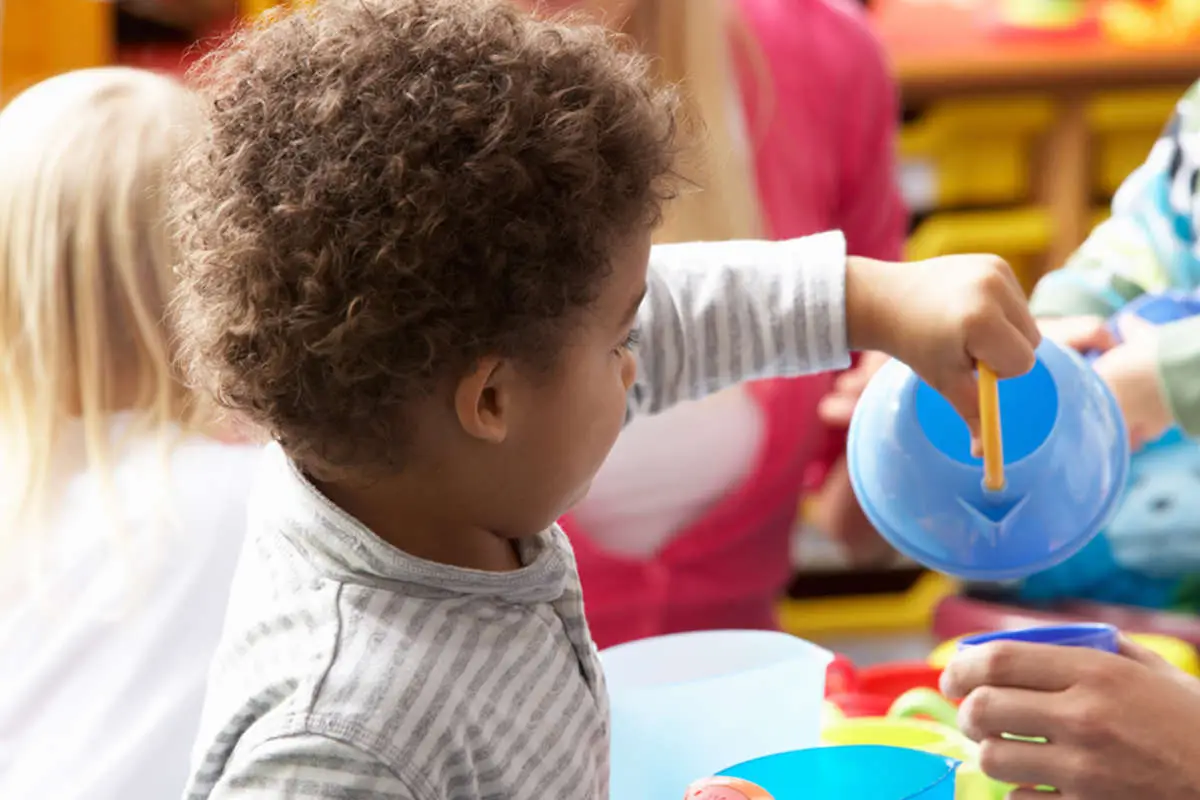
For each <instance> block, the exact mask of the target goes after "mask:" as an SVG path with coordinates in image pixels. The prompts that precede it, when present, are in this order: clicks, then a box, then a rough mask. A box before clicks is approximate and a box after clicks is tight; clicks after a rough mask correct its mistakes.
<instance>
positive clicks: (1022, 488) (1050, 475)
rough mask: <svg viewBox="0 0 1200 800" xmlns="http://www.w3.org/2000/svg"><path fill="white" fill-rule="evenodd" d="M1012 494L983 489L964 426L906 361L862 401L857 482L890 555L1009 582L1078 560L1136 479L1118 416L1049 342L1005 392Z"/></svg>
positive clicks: (854, 445) (855, 443)
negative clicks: (1073, 558)
mask: <svg viewBox="0 0 1200 800" xmlns="http://www.w3.org/2000/svg"><path fill="white" fill-rule="evenodd" d="M1000 411H1001V422H1002V432H1003V444H1004V464H1005V470H1004V474H1005V480H1006V486H1005V488H1004V489H1002V490H1001V491H999V492H989V491H987V490H985V489H984V488H983V464H982V462H981V461H980V460H979V459H977V458H975V457H974V456H972V455H971V449H970V435H969V433H968V431H967V426H966V423H965V422H964V421H963V420H962V418H961V417H960V416H959V415H958V414H957V412H955V411H954V409H953V408H952V407H951V406H950V404H949V403H948V402H947V401H946V399H945V398H943V397H942V396H941V395H940V394H938V393H937V392H936V391H934V390H933V389H932V388H931V387H930V386H928V385H927V384H926V383H924V382H923V381H922V380H920V379H919V378H918V377H917V376H916V375H915V374H914V373H913V371H912V370H911V369H909V368H908V367H907V366H905V365H904V364H902V363H900V362H898V361H891V362H889V363H888V364H885V365H884V366H883V368H882V369H880V370H879V372H878V373H877V374H876V375H875V377H874V378H872V379H871V382H870V383H869V384H868V385H867V387H866V389H865V390H864V391H863V395H862V398H861V399H860V401H859V403H858V408H857V409H855V412H854V417H853V419H852V420H851V423H850V434H849V438H848V441H847V457H848V459H849V472H850V481H851V484H852V485H853V487H854V493H855V494H856V495H857V496H858V500H859V503H860V504H861V505H862V508H863V511H864V512H865V513H866V515H867V518H868V519H869V520H870V521H871V523H872V524H873V525H874V526H875V527H876V528H877V529H878V530H879V532H880V533H881V534H882V535H883V536H884V538H886V539H887V540H888V541H889V542H890V543H891V544H892V546H894V547H895V548H896V549H897V550H899V551H900V552H902V553H904V554H905V555H907V556H909V557H910V558H912V559H914V560H916V561H918V562H920V563H921V564H924V565H925V566H927V567H929V568H931V569H935V570H938V571H940V572H944V573H946V574H948V575H953V576H956V577H960V578H965V579H968V580H980V581H1002V580H1013V579H1017V578H1023V577H1026V576H1028V575H1032V574H1033V573H1035V572H1040V571H1042V570H1045V569H1048V568H1050V567H1052V566H1054V565H1055V564H1058V563H1060V562H1062V561H1064V560H1065V559H1067V558H1069V557H1070V556H1072V555H1073V554H1075V553H1076V552H1078V551H1079V550H1080V549H1081V548H1083V546H1084V545H1086V544H1087V543H1088V541H1089V540H1091V538H1092V537H1093V536H1095V535H1096V534H1097V533H1098V532H1099V531H1100V529H1101V528H1103V527H1104V525H1105V523H1106V522H1107V520H1108V518H1109V517H1110V516H1111V515H1112V513H1113V512H1114V510H1115V508H1116V505H1117V502H1118V500H1119V499H1120V496H1121V492H1122V490H1123V488H1124V485H1125V477H1126V473H1127V472H1128V469H1129V442H1128V437H1127V435H1126V432H1125V423H1124V420H1123V419H1122V417H1121V412H1120V409H1119V408H1118V406H1117V404H1116V401H1115V400H1114V399H1113V396H1112V394H1111V393H1110V392H1109V390H1108V388H1107V387H1106V386H1105V385H1104V383H1103V381H1101V380H1100V378H1099V377H1098V376H1097V375H1096V373H1095V372H1093V371H1092V370H1091V369H1090V368H1089V367H1088V366H1087V364H1086V363H1085V362H1084V360H1083V359H1082V358H1080V357H1079V356H1078V355H1077V354H1075V353H1074V352H1071V351H1068V350H1065V349H1064V348H1062V347H1060V346H1059V345H1057V344H1055V343H1054V342H1052V341H1050V340H1049V339H1043V340H1042V344H1041V345H1040V346H1039V347H1038V350H1037V363H1036V365H1035V366H1034V368H1033V369H1032V370H1031V371H1030V372H1029V373H1028V374H1026V375H1023V376H1021V377H1019V378H1013V379H1010V380H1004V381H1001V382H1000Z"/></svg>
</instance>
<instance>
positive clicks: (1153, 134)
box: [1087, 86, 1187, 197]
mask: <svg viewBox="0 0 1200 800" xmlns="http://www.w3.org/2000/svg"><path fill="white" fill-rule="evenodd" d="M1186 90H1187V87H1186V86H1176V87H1169V88H1168V87H1164V88H1161V89H1147V90H1142V91H1124V92H1106V93H1103V94H1099V95H1097V96H1096V97H1095V98H1093V99H1092V101H1091V103H1089V105H1088V110H1087V115H1088V126H1089V128H1090V130H1091V131H1092V135H1093V150H1094V152H1093V156H1092V185H1093V189H1094V191H1096V192H1097V193H1098V194H1099V195H1101V196H1103V197H1111V196H1112V195H1113V194H1114V193H1115V192H1116V191H1117V187H1119V186H1120V185H1121V182H1122V181H1124V180H1125V178H1126V177H1127V176H1128V175H1129V173H1131V172H1133V171H1134V170H1135V169H1137V168H1138V167H1139V166H1141V164H1142V162H1143V161H1145V160H1146V156H1147V155H1148V154H1149V153H1150V149H1151V148H1152V147H1153V146H1154V142H1155V140H1156V139H1158V135H1159V134H1160V133H1161V132H1162V129H1163V127H1164V126H1165V125H1166V124H1167V120H1169V119H1170V118H1171V114H1172V113H1173V112H1174V110H1175V104H1176V103H1177V102H1179V98H1180V97H1181V96H1182V95H1183V93H1184V92H1185V91H1186Z"/></svg>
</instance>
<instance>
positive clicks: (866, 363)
mask: <svg viewBox="0 0 1200 800" xmlns="http://www.w3.org/2000/svg"><path fill="white" fill-rule="evenodd" d="M890 358H891V356H889V355H887V354H886V353H879V352H876V351H874V350H871V351H869V352H866V353H863V354H862V356H860V357H859V359H858V363H857V364H855V365H854V367H853V368H851V369H848V370H846V371H845V372H843V373H842V374H841V375H838V376H837V379H836V380H835V381H834V383H833V390H832V391H830V392H829V394H827V395H825V396H824V397H823V398H821V403H820V405H818V406H817V415H818V416H819V417H820V418H821V421H822V422H824V423H825V424H826V425H828V426H829V427H831V428H848V427H850V417H852V416H853V415H854V407H855V406H856V405H858V398H859V397H861V396H862V393H863V389H865V388H867V383H869V382H870V380H871V378H872V377H873V376H874V375H875V373H876V372H878V371H879V368H880V367H882V366H883V365H884V364H886V363H887V362H888V360H889V359H890Z"/></svg>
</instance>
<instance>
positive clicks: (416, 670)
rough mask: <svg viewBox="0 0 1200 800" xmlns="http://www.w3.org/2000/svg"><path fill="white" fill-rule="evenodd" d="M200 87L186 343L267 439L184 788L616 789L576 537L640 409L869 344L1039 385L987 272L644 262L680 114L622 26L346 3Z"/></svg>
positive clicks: (345, 793)
mask: <svg viewBox="0 0 1200 800" xmlns="http://www.w3.org/2000/svg"><path fill="white" fill-rule="evenodd" d="M202 83H203V85H204V87H205V88H204V91H205V92H206V95H207V98H208V102H207V108H208V112H209V116H210V121H211V126H212V127H211V132H210V134H209V135H208V137H207V138H206V139H205V140H204V141H203V142H201V143H200V144H198V145H197V147H196V148H195V150H194V151H192V152H191V154H190V156H189V157H188V158H186V159H184V163H183V165H182V171H181V175H182V176H183V180H184V184H183V186H182V190H181V194H182V197H181V198H180V208H179V215H180V216H179V220H178V224H179V230H180V236H181V241H182V245H183V250H184V257H183V261H182V266H181V280H182V292H181V302H180V304H179V305H180V307H179V313H180V317H181V323H182V330H183V337H184V347H185V349H186V351H187V360H188V362H189V363H190V365H191V371H192V374H193V376H194V378H195V380H197V381H198V382H199V384H200V385H202V386H204V387H205V388H207V390H208V391H210V392H211V393H212V394H213V395H214V396H215V397H216V398H217V399H218V400H219V401H220V402H222V403H223V404H225V405H226V406H229V407H231V408H233V409H235V410H237V411H238V412H241V413H242V414H244V415H245V416H246V417H247V418H249V419H250V420H252V421H254V422H256V423H257V424H258V425H260V426H262V427H263V428H264V429H265V430H266V431H268V432H269V434H270V436H271V437H272V438H273V439H274V440H275V444H273V445H272V446H271V449H270V452H269V453H268V459H267V464H266V466H265V468H264V470H265V471H264V474H263V475H262V477H261V481H260V483H259V485H258V486H257V488H256V489H255V495H254V497H253V498H252V511H251V534H250V537H251V538H250V541H249V543H248V545H247V549H246V551H245V552H244V554H243V557H242V562H241V565H240V567H239V573H238V576H237V577H236V579H235V584H234V589H233V593H232V597H231V599H230V609H229V615H228V618H227V626H226V632H225V641H224V642H223V644H222V647H221V649H220V651H219V653H218V656H217V659H216V662H215V666H214V671H213V673H212V677H211V680H210V686H209V696H208V701H207V706H206V711H205V718H204V721H203V723H202V728H201V733H200V739H199V742H198V745H197V749H196V752H195V759H194V774H193V778H192V783H191V788H190V796H191V797H194V798H206V797H212V798H248V797H271V798H281V797H283V798H324V797H372V798H420V799H421V800H426V799H428V800H433V799H435V798H436V799H438V800H442V799H443V798H462V799H463V800H467V798H483V797H489V798H535V797H536V798H541V797H553V798H606V797H607V795H608V736H609V725H608V710H607V698H606V693H605V687H604V678H603V674H602V671H601V668H600V664H599V661H598V659H597V657H596V652H595V648H594V646H593V644H592V641H591V636H590V635H589V632H588V628H587V624H586V622H585V620H584V615H583V602H582V597H581V593H580V589H579V579H578V575H577V572H576V568H575V563H574V559H573V557H572V554H571V550H570V546H569V545H568V543H567V540H566V538H565V537H564V536H563V534H562V532H561V531H560V530H559V529H558V528H557V526H556V525H555V523H554V521H555V520H556V519H557V518H558V517H559V516H561V515H562V514H563V512H565V511H566V510H567V509H568V508H570V507H571V505H572V504H573V503H574V502H575V501H577V500H578V499H579V498H580V497H582V496H583V495H584V493H585V492H586V491H587V487H588V484H589V482H590V480H591V477H592V476H593V475H594V474H595V472H596V470H597V469H598V467H599V465H600V463H601V462H602V461H603V459H604V457H605V455H606V454H607V452H608V450H609V448H610V447H611V446H612V444H613V442H614V440H615V439H616V437H617V435H618V433H619V431H620V429H621V426H622V425H623V423H624V422H625V420H626V419H627V417H628V416H629V415H630V414H631V413H647V412H654V411H657V410H660V409H662V408H665V407H667V406H669V405H671V404H672V403H675V402H677V401H679V400H682V399H687V398H695V397H698V396H700V395H702V394H704V393H705V392H709V391H713V390H717V389H720V388H721V387H724V386H727V385H730V384H731V383H733V382H736V381H739V380H743V379H747V378H751V377H772V376H780V375H792V374H796V373H799V372H803V371H807V370H819V369H828V368H835V367H844V366H845V365H846V364H847V363H848V350H849V349H850V347H855V348H871V349H879V350H883V351H887V352H891V353H893V354H895V355H896V356H898V357H900V358H903V359H905V360H907V361H908V362H909V363H911V364H912V365H913V366H914V367H915V368H916V369H917V370H918V371H919V372H921V373H922V374H924V375H925V376H926V377H927V378H928V379H929V380H930V381H931V382H933V383H934V384H935V385H936V386H938V387H940V388H941V389H942V390H943V391H945V392H946V393H947V394H948V396H950V397H951V398H952V399H953V400H954V401H955V402H956V403H957V404H958V406H959V408H960V409H961V410H962V411H963V412H964V414H965V415H966V416H967V417H968V418H972V419H973V418H975V417H976V416H977V415H976V410H975V409H974V408H973V406H972V403H973V398H974V397H975V396H976V393H975V388H974V386H975V382H974V377H973V364H974V360H975V359H977V358H978V359H982V360H984V361H986V362H988V363H990V364H992V365H993V366H994V367H995V368H996V369H997V370H998V371H1000V372H1001V373H1002V374H1006V375H1012V374H1017V373H1020V372H1022V371H1024V370H1026V369H1028V368H1029V367H1030V366H1031V365H1032V363H1033V346H1034V345H1035V343H1036V342H1037V340H1038V333H1037V330H1036V326H1035V325H1034V322H1033V319H1032V318H1031V317H1030V316H1029V313H1028V310H1027V308H1026V305H1025V302H1024V298H1023V297H1022V295H1021V292H1020V289H1019V287H1018V285H1017V283H1016V281H1015V280H1014V279H1013V277H1012V274H1011V272H1010V271H1009V270H1008V269H1007V267H1006V266H1005V265H1004V264H1003V263H1002V262H1000V261H998V260H997V259H994V258H991V257H986V256H977V257H962V258H958V259H950V260H942V261H939V262H931V263H928V264H917V265H911V266H905V267H903V268H900V267H897V266H895V265H891V264H884V263H880V262H873V261H865V260H857V259H847V258H846V255H845V249H844V243H843V240H842V237H841V236H840V235H839V234H836V233H833V234H825V235H821V236H817V237H814V238H811V239H803V240H793V241H789V242H783V243H778V244H771V243H762V242H733V243H727V244H719V245H678V246H670V247H664V248H654V249H652V248H651V246H650V238H651V231H652V228H653V226H654V223H655V222H656V220H657V217H658V211H659V207H660V202H661V201H662V200H663V198H664V196H665V194H666V193H667V192H669V191H670V190H671V181H670V179H671V177H672V171H673V170H672V165H673V158H674V154H675V149H676V143H675V131H674V128H675V126H674V122H673V110H674V100H673V97H672V95H671V93H670V92H668V91H666V90H663V89H660V88H656V87H655V84H654V82H653V81H652V80H650V79H649V77H648V75H647V69H646V64H645V63H644V61H643V60H642V59H641V58H640V57H639V56H637V55H634V54H633V53H631V52H629V50H628V49H627V48H622V47H620V46H618V45H616V44H614V42H613V40H612V39H611V38H610V36H609V35H608V34H606V33H605V32H604V31H603V30H602V29H600V28H598V27H586V26H585V27H580V28H570V27H566V26H563V25H560V24H555V23H553V22H547V21H537V20H535V19H533V18H531V17H529V16H527V15H524V14H522V13H521V12H519V11H517V10H515V9H513V8H512V7H511V6H510V5H508V4H506V3H503V2H494V1H491V0H479V1H476V0H340V1H339V0H325V1H324V2H321V3H318V4H313V5H311V6H308V5H305V6H301V7H300V8H298V9H296V10H293V11H289V12H284V13H281V14H277V15H276V16H274V17H273V18H271V19H270V20H268V21H267V22H265V23H264V24H263V25H262V26H261V27H258V28H256V29H254V30H251V31H247V32H244V33H242V34H240V35H238V36H236V37H235V38H234V39H233V40H232V41H231V42H229V43H228V44H227V45H225V46H224V47H223V48H222V49H221V50H220V51H219V52H218V53H217V54H215V55H214V57H213V58H212V59H211V60H210V61H209V63H208V67H207V73H206V74H205V75H204V76H202ZM935 278H936V280H935ZM639 340H640V344H639ZM635 352H636V353H637V355H636V356H635Z"/></svg>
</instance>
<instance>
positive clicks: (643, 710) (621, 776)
mask: <svg viewBox="0 0 1200 800" xmlns="http://www.w3.org/2000/svg"><path fill="white" fill-rule="evenodd" d="M832 659H833V656H832V654H830V653H829V652H828V651H827V650H824V649H822V648H820V647H817V646H816V645H814V644H810V643H809V642H806V641H804V640H803V639H798V638H796V637H795V636H789V635H788V634H785V633H779V632H777V631H702V632H698V633H682V634H674V635H671V636H660V637H656V638H653V639H643V640H641V641H637V642H630V643H628V644H623V645H618V646H617V647H613V648H610V649H608V650H605V651H604V652H603V653H601V654H600V660H601V661H602V662H603V664H604V672H605V678H606V680H607V683H608V696H609V704H610V706H611V709H612V748H611V754H612V769H611V788H610V792H609V793H610V794H611V796H612V797H613V798H619V800H660V799H661V798H671V800H674V798H680V797H683V794H684V792H685V791H686V790H687V787H688V785H689V784H691V782H692V781H694V780H695V779H697V778H700V777H703V776H706V775H713V774H715V773H716V771H717V770H719V769H723V768H724V767H726V766H727V765H729V764H737V763H739V762H742V761H748V760H750V759H754V758H758V757H760V756H765V755H770V754H772V753H782V752H785V751H788V750H797V749H800V748H804V747H815V746H817V745H818V744H819V743H820V738H821V712H822V709H823V707H824V696H825V669H826V667H827V666H828V665H829V662H830V661H831V660H832Z"/></svg>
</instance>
